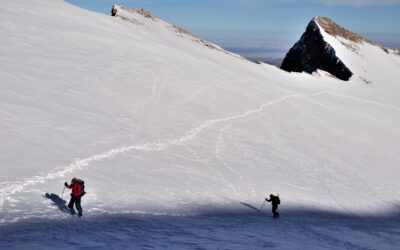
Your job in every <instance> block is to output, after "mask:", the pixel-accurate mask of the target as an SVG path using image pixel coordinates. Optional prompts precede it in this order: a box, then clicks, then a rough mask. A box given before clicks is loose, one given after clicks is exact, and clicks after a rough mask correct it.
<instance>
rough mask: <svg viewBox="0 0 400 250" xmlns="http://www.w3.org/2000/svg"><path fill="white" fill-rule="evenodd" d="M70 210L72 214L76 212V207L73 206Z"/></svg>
mask: <svg viewBox="0 0 400 250" xmlns="http://www.w3.org/2000/svg"><path fill="white" fill-rule="evenodd" d="M69 210H70V211H71V215H74V214H75V209H74V208H73V207H71V208H70V209H69Z"/></svg>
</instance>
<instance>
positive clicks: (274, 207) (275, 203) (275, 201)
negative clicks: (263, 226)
mask: <svg viewBox="0 0 400 250" xmlns="http://www.w3.org/2000/svg"><path fill="white" fill-rule="evenodd" d="M269 198H270V199H268V198H265V200H266V201H268V202H272V214H273V215H274V218H279V213H278V212H277V211H276V210H278V205H279V204H281V200H280V199H279V195H278V196H275V195H273V194H270V195H269Z"/></svg>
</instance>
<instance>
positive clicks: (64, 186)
mask: <svg viewBox="0 0 400 250" xmlns="http://www.w3.org/2000/svg"><path fill="white" fill-rule="evenodd" d="M64 191H65V186H64V189H63V191H62V194H61V199H62V197H63V195H64Z"/></svg>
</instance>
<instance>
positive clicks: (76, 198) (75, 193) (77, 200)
mask: <svg viewBox="0 0 400 250" xmlns="http://www.w3.org/2000/svg"><path fill="white" fill-rule="evenodd" d="M64 185H65V187H66V188H68V189H72V192H71V199H70V201H69V204H68V207H69V209H70V211H71V215H74V214H75V209H74V204H75V207H76V209H77V210H78V216H79V217H81V216H82V207H81V198H82V196H84V195H85V194H86V192H85V182H84V181H83V180H80V179H77V178H73V179H72V180H71V185H68V183H67V182H65V183H64Z"/></svg>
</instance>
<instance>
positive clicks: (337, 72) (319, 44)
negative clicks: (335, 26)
mask: <svg viewBox="0 0 400 250" xmlns="http://www.w3.org/2000/svg"><path fill="white" fill-rule="evenodd" d="M317 21H319V18H318V17H317V18H313V19H312V20H311V21H310V23H309V24H308V26H307V28H306V31H305V32H304V34H303V35H302V36H301V38H300V40H299V41H298V42H297V43H296V44H295V45H294V46H293V47H292V48H291V49H290V50H289V52H288V53H287V54H286V56H285V59H284V60H283V62H282V65H281V69H283V70H286V71H289V72H303V71H305V72H307V73H310V74H311V73H313V72H315V71H317V69H320V70H324V71H327V72H329V73H330V74H332V75H334V76H336V77H337V78H339V79H341V80H345V81H347V80H349V79H350V77H351V76H352V75H353V73H352V72H351V71H350V69H349V68H347V66H346V65H345V64H344V63H343V62H342V61H341V60H340V59H339V58H338V57H337V56H336V52H335V49H334V48H333V47H332V46H331V45H330V44H328V43H327V42H326V41H325V40H324V38H323V36H322V34H321V31H320V28H319V26H318V24H317Z"/></svg>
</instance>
